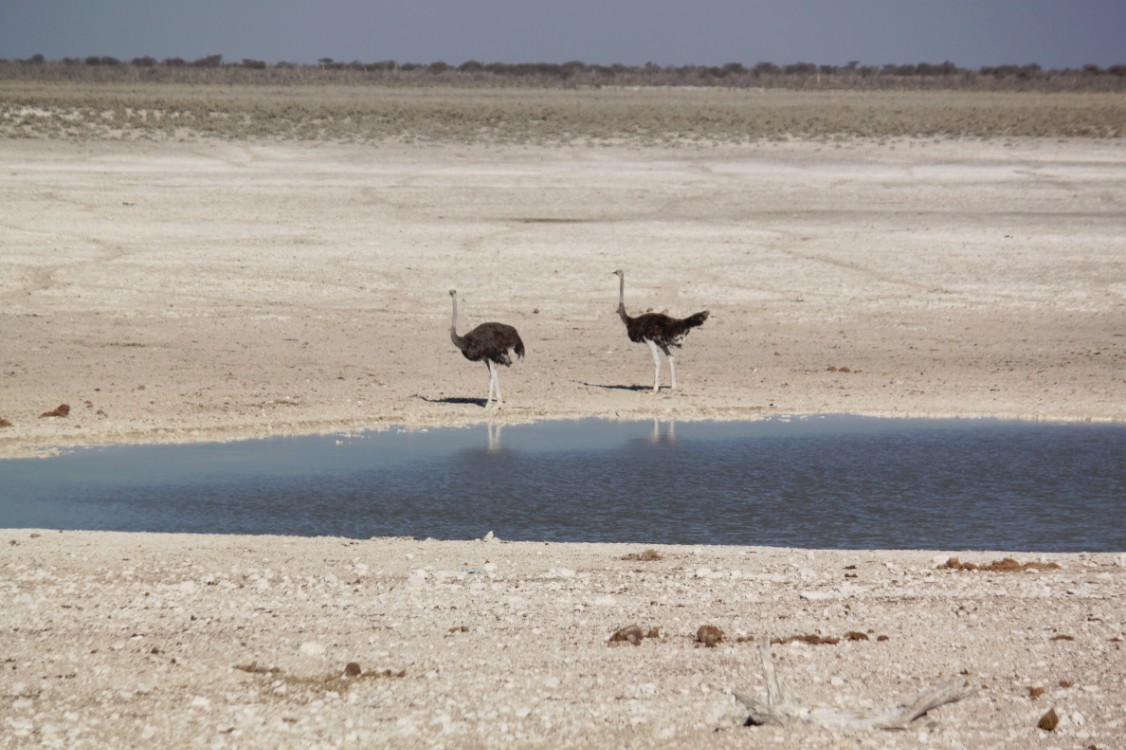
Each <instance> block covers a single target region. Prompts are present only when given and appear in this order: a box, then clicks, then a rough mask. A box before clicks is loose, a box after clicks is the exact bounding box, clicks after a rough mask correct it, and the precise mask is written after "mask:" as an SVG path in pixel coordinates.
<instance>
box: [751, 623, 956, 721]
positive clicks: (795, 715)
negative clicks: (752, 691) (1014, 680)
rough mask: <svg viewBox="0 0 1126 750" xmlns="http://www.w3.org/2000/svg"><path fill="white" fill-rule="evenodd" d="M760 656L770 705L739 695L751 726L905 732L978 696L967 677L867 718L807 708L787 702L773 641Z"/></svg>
mask: <svg viewBox="0 0 1126 750" xmlns="http://www.w3.org/2000/svg"><path fill="white" fill-rule="evenodd" d="M759 656H760V658H761V659H762V673H763V676H764V677H765V678H766V702H765V703H763V702H762V701H759V700H757V699H755V698H751V697H750V696H747V695H744V694H742V693H739V692H736V693H735V698H736V699H738V701H739V702H740V703H742V704H743V705H744V706H746V707H747V708H748V709H750V711H751V715H750V717H749V718H748V720H747V723H748V724H770V725H774V726H786V725H787V724H812V725H817V726H823V727H840V728H845V729H905V728H906V727H907V725H908V724H910V723H911V722H912V721H914V720H915V719H917V718H919V717H920V716H922V715H923V714H925V713H926V712H927V711H930V710H931V709H934V708H938V707H939V706H944V705H946V704H947V703H956V702H957V701H960V700H962V699H963V698H965V697H967V696H969V695H970V694H971V693H973V692H974V689H973V688H971V687H970V686H969V681H968V680H966V679H965V678H964V677H958V678H955V679H953V680H948V681H947V682H944V683H942V684H941V685H937V686H935V687H933V688H931V689H930V690H925V691H923V692H922V693H920V694H919V695H918V697H916V698H915V699H914V700H913V701H912V702H911V703H910V704H908V705H905V706H899V707H898V708H894V709H892V710H890V711H886V712H884V713H882V714H866V713H862V712H859V711H850V710H847V709H839V708H833V707H831V706H816V705H803V704H800V703H791V702H789V701H787V700H786V697H785V695H784V694H783V692H782V685H781V683H780V682H779V681H778V675H777V674H776V673H775V671H774V662H773V661H772V660H771V658H770V639H769V638H765V637H764V638H762V639H760V640H759Z"/></svg>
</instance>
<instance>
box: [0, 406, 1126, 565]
mask: <svg viewBox="0 0 1126 750" xmlns="http://www.w3.org/2000/svg"><path fill="white" fill-rule="evenodd" d="M1124 511H1126V426H1121V425H1089V424H1084V425H1066V424H1065V425H1060V424H1052V425H1043V424H1034V423H1014V422H999V421H990V420H880V419H866V418H858V417H846V416H825V417H816V418H809V419H794V420H786V419H775V420H767V421H761V422H743V423H715V422H712V423H708V422H682V423H677V424H673V423H654V424H649V423H640V422H633V423H617V422H605V421H600V420H583V421H578V422H559V423H548V424H539V425H510V426H506V427H504V428H503V431H501V430H500V428H498V427H496V426H492V427H490V426H487V425H480V426H478V427H475V428H466V429H441V430H429V431H423V432H406V431H391V432H383V433H365V434H362V435H357V436H351V437H340V436H330V437H311V438H310V437H305V438H279V439H269V440H254V441H246V442H238V443H224V444H204V445H190V446H130V447H112V448H102V449H89V450H80V451H76V452H73V453H70V454H67V455H63V456H59V457H55V458H50V459H46V460H43V459H36V460H15V461H0V527H4V528H48V529H54V528H58V529H102V530H120V531H167V532H198V533H222V534H288V535H332V536H343V537H353V538H368V537H372V536H388V535H410V536H416V537H434V538H438V539H472V538H479V537H481V536H483V535H484V534H485V533H486V532H488V531H490V530H491V531H493V532H494V533H495V534H496V535H497V536H498V537H500V538H502V539H511V540H544V541H614V542H637V543H654V544H655V543H673V544H735V545H768V546H788V547H805V548H834V549H858V548H897V549H950V550H975V549H976V550H982V549H990V550H1012V551H1019V550H1027V551H1092V552H1094V551H1122V550H1126V522H1124V521H1123V517H1124V515H1126V514H1124Z"/></svg>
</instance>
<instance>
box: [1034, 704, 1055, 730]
mask: <svg viewBox="0 0 1126 750" xmlns="http://www.w3.org/2000/svg"><path fill="white" fill-rule="evenodd" d="M1059 723H1060V717H1059V714H1057V713H1056V709H1054V708H1049V709H1048V713H1046V714H1044V715H1043V716H1041V717H1040V721H1039V722H1037V724H1036V726H1038V727H1039V728H1041V729H1043V730H1044V731H1045V732H1054V731H1056V727H1058V726H1059Z"/></svg>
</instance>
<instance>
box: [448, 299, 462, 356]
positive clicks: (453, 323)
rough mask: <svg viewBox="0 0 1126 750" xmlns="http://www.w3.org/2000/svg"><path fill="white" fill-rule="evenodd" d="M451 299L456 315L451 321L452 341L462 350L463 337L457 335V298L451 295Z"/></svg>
mask: <svg viewBox="0 0 1126 750" xmlns="http://www.w3.org/2000/svg"><path fill="white" fill-rule="evenodd" d="M450 299H452V300H453V302H454V314H453V318H452V319H451V320H450V340H451V341H453V342H454V344H455V345H456V346H457V347H458V348H460V347H461V337H460V336H458V335H457V297H456V296H454V295H451V296H450Z"/></svg>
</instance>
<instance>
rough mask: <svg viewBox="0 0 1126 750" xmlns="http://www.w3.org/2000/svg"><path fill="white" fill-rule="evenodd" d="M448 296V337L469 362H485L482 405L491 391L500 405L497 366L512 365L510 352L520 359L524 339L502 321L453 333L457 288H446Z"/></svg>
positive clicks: (455, 323)
mask: <svg viewBox="0 0 1126 750" xmlns="http://www.w3.org/2000/svg"><path fill="white" fill-rule="evenodd" d="M450 299H452V300H453V304H454V314H453V320H452V321H451V322H450V340H451V341H453V342H454V346H456V347H457V348H458V349H461V353H462V354H464V355H465V358H466V359H468V360H469V361H470V362H480V361H481V360H484V361H485V366H486V367H488V368H489V395H488V397H487V398H486V399H485V406H486V407H488V405H489V402H490V401H492V400H493V392H494V391H495V392H496V395H497V406H500V405H501V404H502V401H501V397H500V380H499V379H498V378H497V368H496V366H497V365H504V366H505V367H508V366H509V365H511V364H512V356H511V354H510V352H511V353H514V354H516V356H517V357H518V358H520V359H523V358H524V342H523V341H521V340H520V334H519V333H517V332H516V329H515V328H513V327H512V326H510V325H505V324H504V323H482V324H481V325H479V326H477V327H476V328H474V329H473V330H472V331H470V332H469V333H467V334H465V335H464V336H458V335H457V290H456V289H451V290H450Z"/></svg>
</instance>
